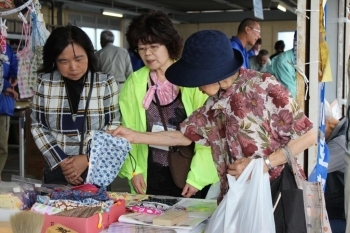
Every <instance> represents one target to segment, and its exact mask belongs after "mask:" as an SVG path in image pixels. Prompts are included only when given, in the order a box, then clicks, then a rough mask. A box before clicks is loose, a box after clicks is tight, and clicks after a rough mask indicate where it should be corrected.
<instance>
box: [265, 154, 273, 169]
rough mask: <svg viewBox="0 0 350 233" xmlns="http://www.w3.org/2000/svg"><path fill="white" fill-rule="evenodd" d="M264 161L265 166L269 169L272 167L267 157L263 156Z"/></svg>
mask: <svg viewBox="0 0 350 233" xmlns="http://www.w3.org/2000/svg"><path fill="white" fill-rule="evenodd" d="M264 161H265V164H266V166H267V169H269V170H271V169H272V168H273V167H272V165H271V162H270V160H269V157H265V158H264Z"/></svg>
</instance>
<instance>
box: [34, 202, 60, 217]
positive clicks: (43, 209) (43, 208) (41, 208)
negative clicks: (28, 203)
mask: <svg viewBox="0 0 350 233" xmlns="http://www.w3.org/2000/svg"><path fill="white" fill-rule="evenodd" d="M31 211H33V212H36V213H40V214H47V215H55V214H58V213H60V212H62V211H63V210H61V209H60V208H55V207H52V206H49V205H45V204H41V203H38V202H36V203H35V204H34V205H33V206H32V208H31Z"/></svg>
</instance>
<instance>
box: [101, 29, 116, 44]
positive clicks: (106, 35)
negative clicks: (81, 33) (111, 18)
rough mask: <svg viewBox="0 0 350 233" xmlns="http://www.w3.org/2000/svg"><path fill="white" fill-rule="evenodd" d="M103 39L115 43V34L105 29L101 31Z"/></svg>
mask: <svg viewBox="0 0 350 233" xmlns="http://www.w3.org/2000/svg"><path fill="white" fill-rule="evenodd" d="M101 41H106V42H110V43H113V42H114V34H113V32H111V31H108V30H105V31H102V32H101Z"/></svg>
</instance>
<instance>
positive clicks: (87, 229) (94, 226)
mask: <svg viewBox="0 0 350 233" xmlns="http://www.w3.org/2000/svg"><path fill="white" fill-rule="evenodd" d="M118 203H119V204H115V205H113V206H112V207H111V208H110V210H109V212H105V213H103V214H101V217H102V219H101V218H100V216H99V214H95V215H93V216H91V217H89V218H74V217H63V216H55V215H45V222H44V225H43V228H42V231H41V233H45V232H46V229H47V228H48V227H50V226H52V225H54V224H56V223H59V224H62V225H63V226H66V227H68V228H70V229H72V230H74V231H77V232H79V233H99V232H101V231H103V230H104V229H106V228H108V226H109V225H110V224H111V223H114V222H117V221H118V218H119V216H120V215H122V214H125V201H124V200H119V201H118ZM100 222H101V224H102V225H101V227H100V228H98V225H99V223H100Z"/></svg>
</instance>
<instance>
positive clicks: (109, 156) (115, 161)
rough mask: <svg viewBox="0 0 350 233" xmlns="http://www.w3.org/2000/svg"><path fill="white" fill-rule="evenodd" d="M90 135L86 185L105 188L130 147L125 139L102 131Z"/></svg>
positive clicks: (117, 170)
mask: <svg viewBox="0 0 350 233" xmlns="http://www.w3.org/2000/svg"><path fill="white" fill-rule="evenodd" d="M90 135H91V137H92V138H91V139H90V140H89V142H88V149H87V154H88V157H89V169H88V174H87V177H86V183H89V184H94V185H98V186H101V187H105V186H108V185H109V184H111V183H112V182H113V180H114V179H115V178H116V176H117V175H118V173H119V171H120V169H121V167H122V165H123V163H124V161H125V159H126V156H127V154H128V152H129V151H130V150H131V145H130V143H129V142H128V141H127V140H126V139H124V138H118V137H113V136H112V135H110V134H108V133H105V132H104V131H91V132H90Z"/></svg>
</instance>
